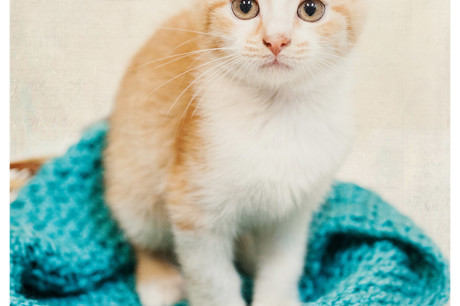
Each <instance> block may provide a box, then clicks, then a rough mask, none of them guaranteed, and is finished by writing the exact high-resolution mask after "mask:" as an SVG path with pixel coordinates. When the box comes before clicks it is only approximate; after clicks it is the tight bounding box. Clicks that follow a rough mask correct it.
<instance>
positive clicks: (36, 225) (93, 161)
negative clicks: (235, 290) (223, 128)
mask: <svg viewBox="0 0 460 306" xmlns="http://www.w3.org/2000/svg"><path fill="white" fill-rule="evenodd" d="M107 130H108V126H107V124H106V123H101V124H98V125H96V126H93V127H92V128H90V129H89V130H87V131H86V132H85V133H84V134H83V136H82V138H81V140H80V141H79V143H77V144H76V145H74V146H72V147H71V148H70V149H69V150H68V152H67V153H66V154H65V155H64V156H62V157H59V158H56V159H54V160H52V161H50V162H49V163H47V164H45V165H44V166H43V167H42V169H41V170H40V171H39V173H38V174H37V175H36V176H35V177H34V178H33V179H32V180H31V181H30V182H29V183H28V184H27V185H26V186H25V187H24V188H23V189H22V190H21V191H20V193H19V195H18V197H17V199H16V200H15V201H14V202H12V203H11V206H10V207H11V209H10V222H11V228H10V298H11V305H139V300H138V297H137V295H136V292H135V289H134V288H135V284H134V276H133V271H134V270H133V267H134V264H135V263H134V257H133V251H132V249H131V247H130V245H129V244H128V243H127V240H126V238H125V237H124V236H123V233H122V232H121V230H120V229H119V228H118V227H117V225H116V223H115V222H114V221H113V219H112V218H111V216H110V211H109V210H108V209H107V207H106V206H105V203H104V189H103V173H104V172H103V166H102V150H103V149H104V146H105V135H106V132H107ZM308 250H309V253H308V255H307V258H306V263H305V268H304V273H303V276H302V278H301V280H300V282H299V293H300V296H301V299H302V301H304V302H305V303H306V305H444V304H445V303H447V301H448V299H449V267H448V263H447V262H446V260H445V259H444V257H443V256H442V254H441V253H440V251H439V249H438V248H437V247H436V246H435V245H434V244H433V242H432V241H431V240H430V239H429V238H428V237H427V236H425V234H424V233H423V232H422V231H421V230H420V229H419V228H418V227H417V226H416V225H414V224H413V222H412V221H411V220H410V219H408V218H406V217H404V216H402V215H401V214H400V213H399V212H398V211H397V210H396V209H394V208H393V207H392V206H391V205H389V204H387V203H386V202H385V201H383V200H382V199H381V198H380V197H379V196H378V195H376V194H375V193H373V192H371V191H369V190H366V189H363V188H361V187H359V186H356V185H354V184H349V183H340V182H337V183H336V184H335V185H334V187H333V189H332V190H331V192H330V194H329V196H328V199H327V200H326V201H325V204H324V205H323V206H322V207H321V209H320V210H319V211H318V212H317V213H316V214H315V216H314V218H313V221H312V224H311V231H310V237H309V247H308ZM251 288H252V284H251V280H250V279H247V278H244V286H243V288H242V291H243V294H244V296H245V298H246V299H247V300H248V301H250V299H251ZM178 305H182V306H184V305H187V303H186V301H183V302H181V303H179V304H178Z"/></svg>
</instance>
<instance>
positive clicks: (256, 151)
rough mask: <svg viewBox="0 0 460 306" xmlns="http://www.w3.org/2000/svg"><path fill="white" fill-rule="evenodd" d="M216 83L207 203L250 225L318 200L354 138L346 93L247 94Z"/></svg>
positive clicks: (207, 104)
mask: <svg viewBox="0 0 460 306" xmlns="http://www.w3.org/2000/svg"><path fill="white" fill-rule="evenodd" d="M216 88H219V89H220V90H219V92H217V91H216V92H215V93H214V94H213V93H211V94H209V95H208V96H207V99H213V101H211V100H209V101H203V102H204V103H203V110H202V112H203V114H204V115H205V116H204V117H205V118H207V119H206V121H205V124H204V125H203V130H202V133H203V134H204V135H206V137H205V138H206V139H207V140H208V141H209V142H210V146H209V150H208V151H207V152H208V155H207V159H208V161H207V162H208V166H209V168H210V169H212V170H211V172H212V173H211V174H210V175H209V176H205V177H203V178H201V180H202V184H203V185H204V186H209V190H208V192H207V193H206V194H207V197H208V203H209V204H210V205H213V206H214V207H216V209H217V210H221V212H222V213H227V214H231V215H234V216H238V218H240V219H241V220H243V222H245V221H247V222H248V223H253V222H254V220H255V219H257V221H262V222H263V221H264V220H265V219H272V218H277V217H279V216H281V215H283V214H286V213H289V212H291V211H292V210H293V209H294V208H295V207H302V206H305V205H307V206H308V205H311V206H312V205H317V204H318V203H316V202H318V201H320V200H321V197H322V196H323V195H324V192H325V188H326V187H327V185H328V184H329V183H330V181H331V180H332V176H333V174H334V173H335V171H336V169H337V168H338V166H339V165H340V163H341V162H342V160H343V158H344V156H345V155H346V151H347V149H348V147H349V143H350V140H351V134H352V128H351V120H350V119H351V115H350V111H349V108H350V106H349V105H348V101H347V99H346V98H344V96H343V95H342V96H340V91H339V92H337V91H334V92H332V91H331V92H326V93H321V92H320V93H312V94H311V95H310V96H302V95H301V94H287V95H286V94H283V93H277V94H275V95H272V96H267V95H265V94H263V93H258V94H255V95H253V96H248V95H247V93H244V90H242V89H240V90H236V89H235V88H231V89H230V88H228V89H227V90H226V87H225V84H221V86H219V87H216ZM216 101H218V102H217V103H216ZM314 208H315V207H312V208H311V209H314Z"/></svg>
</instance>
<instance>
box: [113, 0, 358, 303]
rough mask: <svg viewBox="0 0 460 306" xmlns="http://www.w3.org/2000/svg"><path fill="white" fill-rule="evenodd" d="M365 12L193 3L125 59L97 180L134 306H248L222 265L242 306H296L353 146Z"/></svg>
mask: <svg viewBox="0 0 460 306" xmlns="http://www.w3.org/2000/svg"><path fill="white" fill-rule="evenodd" d="M364 1H365V0H306V1H303V0H258V1H256V0H233V1H231V0H201V1H197V2H196V5H195V6H193V7H192V8H191V9H189V10H186V11H184V12H182V13H181V14H179V15H177V16H175V17H173V18H172V19H171V20H170V21H169V22H167V23H166V24H165V25H164V26H163V27H161V28H159V29H158V31H157V32H156V33H155V35H154V36H153V37H152V38H151V39H150V40H149V41H148V42H147V44H146V45H145V46H144V47H143V48H142V49H141V51H140V52H139V53H138V54H137V55H136V56H135V57H134V60H133V61H132V63H131V66H130V68H129V70H128V72H127V73H126V75H125V77H124V79H123V81H122V83H121V87H120V90H119V93H118V95H117V99H116V105H115V108H114V110H113V113H112V115H111V118H110V126H111V129H110V133H109V136H108V146H107V149H106V151H105V168H106V175H105V177H106V195H107V201H108V203H109V206H110V207H111V210H112V212H113V215H114V216H115V218H116V219H117V220H118V222H119V224H120V226H121V227H122V228H123V230H124V231H125V233H126V235H127V236H128V238H129V239H130V241H131V242H132V244H133V245H134V246H135V248H136V252H137V259H138V262H137V290H138V292H139V294H140V299H141V302H142V304H144V305H153V306H160V305H169V304H173V303H174V302H176V301H177V300H179V299H181V298H183V297H185V292H186V295H187V298H188V299H189V301H190V303H191V305H193V306H207V305H209V306H217V305H229V306H241V305H246V304H245V302H244V300H243V298H242V296H241V294H240V290H241V281H240V277H239V275H238V273H237V272H236V270H235V267H234V264H233V263H234V261H238V262H239V264H241V266H242V267H244V268H245V269H246V270H247V271H248V272H250V273H252V274H253V275H254V278H255V291H254V297H253V303H252V305H254V306H271V305H273V306H275V305H276V306H290V305H299V304H300V302H299V297H298V291H297V290H298V289H297V283H298V280H299V277H300V275H301V272H302V268H303V264H304V258H305V254H306V242H307V235H308V233H307V230H308V224H309V221H310V220H311V216H312V213H313V212H314V211H315V209H317V208H318V206H319V204H320V203H321V202H322V200H323V198H324V196H325V195H326V193H327V192H328V190H329V188H330V184H331V182H332V177H333V175H334V172H335V171H336V169H337V168H338V167H339V165H340V163H341V162H342V160H343V159H344V157H345V155H346V152H347V151H348V148H349V144H350V142H351V138H352V130H353V129H352V116H351V103H350V101H349V98H348V97H349V92H350V89H351V86H350V75H351V70H352V69H351V66H350V62H351V57H352V56H351V54H352V49H353V47H354V46H355V43H356V40H357V38H358V35H359V33H360V30H361V27H362V21H363V17H362V16H363V12H364V3H363V2H364ZM173 254H174V255H173ZM175 256H177V259H176V260H177V264H176V262H175V259H171V258H175ZM178 266H180V270H179V268H178Z"/></svg>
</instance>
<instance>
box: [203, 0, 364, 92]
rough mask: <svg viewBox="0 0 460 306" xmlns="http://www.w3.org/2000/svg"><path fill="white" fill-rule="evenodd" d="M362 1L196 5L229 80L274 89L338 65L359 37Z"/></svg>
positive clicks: (234, 0)
mask: <svg viewBox="0 0 460 306" xmlns="http://www.w3.org/2000/svg"><path fill="white" fill-rule="evenodd" d="M365 1H366V0H202V1H201V3H202V8H201V9H202V12H203V16H202V17H204V19H203V25H202V31H203V32H205V33H209V34H210V35H207V41H208V46H207V47H208V48H216V50H215V51H214V55H215V56H217V58H219V57H220V58H221V60H219V61H216V63H218V64H219V65H221V67H222V68H224V67H225V68H226V70H229V72H230V73H229V74H236V75H238V76H240V77H241V76H242V77H243V78H246V79H248V80H252V81H254V82H256V83H266V84H270V85H275V86H276V85H277V84H280V83H285V82H290V81H293V80H299V79H309V78H313V77H315V76H317V75H319V74H321V73H325V72H327V71H328V70H330V69H334V67H336V66H337V65H339V64H340V62H341V61H343V60H344V59H345V58H346V57H347V56H348V54H349V53H350V51H351V50H352V49H353V47H354V45H355V44H356V41H357V38H358V36H359V33H360V32H361V27H362V23H363V19H364V12H365ZM224 63H226V64H224Z"/></svg>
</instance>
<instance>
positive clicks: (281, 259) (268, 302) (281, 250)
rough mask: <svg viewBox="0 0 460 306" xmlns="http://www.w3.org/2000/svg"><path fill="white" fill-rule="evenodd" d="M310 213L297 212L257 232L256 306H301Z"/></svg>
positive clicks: (254, 301)
mask: <svg viewBox="0 0 460 306" xmlns="http://www.w3.org/2000/svg"><path fill="white" fill-rule="evenodd" d="M310 215H311V213H310V212H305V211H302V212H296V213H294V214H292V215H291V216H289V217H288V218H285V219H284V220H282V221H280V222H277V223H276V224H270V225H269V226H266V227H263V228H261V229H260V230H258V231H257V234H256V235H257V236H256V242H257V245H256V247H257V249H258V250H257V253H258V264H257V273H256V280H255V290H254V299H253V303H252V305H253V306H297V305H300V304H301V303H300V300H299V294H298V281H299V278H300V276H301V273H302V269H303V265H304V258H305V254H306V240H307V231H308V224H309V221H310V218H311V216H310Z"/></svg>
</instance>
